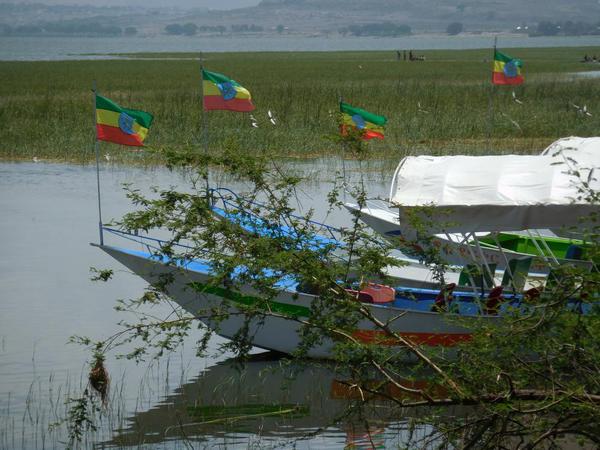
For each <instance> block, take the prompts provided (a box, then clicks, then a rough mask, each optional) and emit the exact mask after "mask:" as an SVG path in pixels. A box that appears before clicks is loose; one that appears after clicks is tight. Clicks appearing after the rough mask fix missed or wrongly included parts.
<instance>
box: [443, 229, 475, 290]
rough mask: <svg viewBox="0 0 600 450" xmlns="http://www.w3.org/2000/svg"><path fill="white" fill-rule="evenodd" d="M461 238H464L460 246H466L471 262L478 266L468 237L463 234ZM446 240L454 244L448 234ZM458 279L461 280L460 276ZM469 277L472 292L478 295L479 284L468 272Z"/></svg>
mask: <svg viewBox="0 0 600 450" xmlns="http://www.w3.org/2000/svg"><path fill="white" fill-rule="evenodd" d="M461 236H462V237H463V240H462V241H461V242H460V243H459V244H458V245H465V246H466V247H467V250H468V252H469V254H470V256H471V260H472V261H473V263H475V264H477V261H476V258H475V254H474V253H473V252H472V251H471V248H470V247H469V245H468V239H469V238H468V236H466V235H464V234H461ZM446 239H448V241H449V242H454V240H453V239H452V237H451V236H450V235H449V234H448V233H446ZM458 277H459V279H460V274H459V276H458ZM467 277H469V281H470V282H471V290H472V291H473V294H474V295H477V294H478V292H477V283H475V279H474V278H473V275H471V272H469V271H467Z"/></svg>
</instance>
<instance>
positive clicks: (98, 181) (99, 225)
mask: <svg viewBox="0 0 600 450" xmlns="http://www.w3.org/2000/svg"><path fill="white" fill-rule="evenodd" d="M96 93H97V92H96V80H94V81H93V82H92V94H93V101H94V130H95V133H96V139H95V144H94V147H95V150H96V185H97V187H98V231H99V233H100V245H104V230H103V229H102V202H101V200H100V155H99V151H100V150H99V148H98V127H97V120H98V119H97V111H96Z"/></svg>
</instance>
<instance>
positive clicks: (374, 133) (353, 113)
mask: <svg viewBox="0 0 600 450" xmlns="http://www.w3.org/2000/svg"><path fill="white" fill-rule="evenodd" d="M340 112H341V113H342V123H341V126H340V129H341V132H342V134H346V133H347V130H348V127H351V128H354V129H356V130H359V131H361V132H362V133H363V134H362V138H363V139H373V138H376V139H383V134H384V126H385V124H386V122H387V119H386V118H385V117H384V116H378V115H377V114H373V113H370V112H368V111H365V110H364V109H360V108H355V107H354V106H350V105H349V104H347V103H344V102H340Z"/></svg>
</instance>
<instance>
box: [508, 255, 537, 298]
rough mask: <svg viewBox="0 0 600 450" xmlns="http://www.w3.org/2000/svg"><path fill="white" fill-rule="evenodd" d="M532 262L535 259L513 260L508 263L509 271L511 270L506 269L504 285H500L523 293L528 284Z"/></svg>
mask: <svg viewBox="0 0 600 450" xmlns="http://www.w3.org/2000/svg"><path fill="white" fill-rule="evenodd" d="M532 262H533V258H520V259H516V258H515V259H511V260H510V261H509V262H508V269H510V270H508V269H506V270H505V271H504V275H503V276H502V283H500V284H501V285H502V286H505V287H511V288H512V289H513V290H514V292H520V291H522V290H523V288H524V287H525V283H526V282H527V275H528V274H529V269H530V268H531V264H532ZM511 273H512V277H511Z"/></svg>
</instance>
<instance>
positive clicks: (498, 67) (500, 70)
mask: <svg viewBox="0 0 600 450" xmlns="http://www.w3.org/2000/svg"><path fill="white" fill-rule="evenodd" d="M521 67H523V62H522V61H521V60H520V59H516V58H512V57H510V56H508V55H505V54H504V53H501V52H499V51H498V50H495V51H494V69H493V73H492V83H493V84H510V85H517V84H522V83H523V82H524V81H525V79H524V78H523V75H522V74H521Z"/></svg>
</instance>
